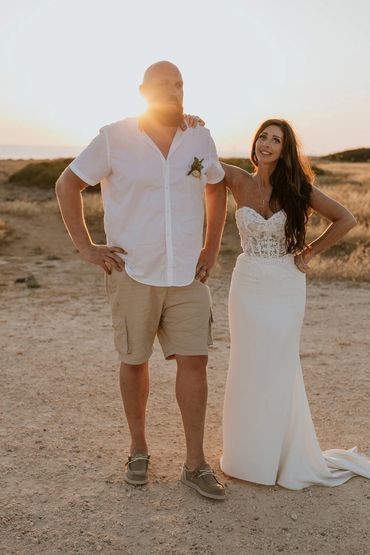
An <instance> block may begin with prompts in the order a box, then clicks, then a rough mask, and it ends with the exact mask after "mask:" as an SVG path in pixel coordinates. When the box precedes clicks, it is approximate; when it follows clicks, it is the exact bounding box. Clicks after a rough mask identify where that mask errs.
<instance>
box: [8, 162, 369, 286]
mask: <svg viewBox="0 0 370 555" xmlns="http://www.w3.org/2000/svg"><path fill="white" fill-rule="evenodd" d="M233 162H234V163H235V160H234V161H233ZM27 163H28V162H27V161H23V160H6V161H0V183H1V182H2V184H3V186H2V194H1V200H2V202H1V207H0V239H1V240H2V241H3V242H4V241H6V242H7V243H9V242H10V241H12V240H13V239H14V238H15V236H16V230H15V229H14V224H13V223H12V221H13V219H14V218H16V220H17V222H18V221H19V219H21V218H29V219H32V218H39V217H40V216H41V215H42V214H45V213H48V214H49V215H52V214H54V215H55V216H56V217H57V216H58V206H57V203H56V200H55V196H54V193H53V191H52V190H40V189H37V188H32V189H27V187H24V186H22V187H21V186H14V185H12V184H10V183H8V184H5V183H6V181H7V179H8V178H9V176H10V175H11V174H13V173H14V172H15V171H18V170H20V169H22V168H23V167H24V166H25V165H26V164H27ZM314 163H315V165H316V166H317V167H318V168H320V169H323V170H324V174H323V175H320V176H318V177H317V181H316V184H317V185H318V186H319V187H320V189H321V190H322V191H323V192H325V193H326V194H328V195H330V196H332V197H333V198H335V199H336V200H338V201H339V202H341V203H342V204H343V205H345V206H346V207H347V208H348V209H349V210H351V211H352V213H353V214H354V215H355V217H356V218H357V226H356V227H355V228H354V229H353V230H351V231H350V233H349V234H348V235H347V236H346V237H345V238H344V239H343V240H342V241H340V242H339V243H338V244H336V245H334V246H333V247H332V248H331V249H328V251H326V252H325V253H323V254H321V255H320V256H317V257H316V258H314V259H313V261H312V262H311V274H310V275H311V277H313V278H319V279H324V280H332V279H345V280H354V281H370V265H369V254H370V229H369V226H370V163H344V162H329V161H326V160H323V159H315V160H314ZM84 207H85V215H86V221H87V223H88V225H89V226H91V228H92V230H93V232H95V233H96V234H97V235H98V236H99V237H101V238H103V240H104V235H103V223H102V222H103V207H102V202H101V197H100V195H99V194H92V195H91V194H84ZM234 209H235V207H234V203H233V200H232V199H231V198H230V199H229V208H228V218H227V223H226V227H225V234H224V238H223V245H222V254H223V255H224V256H225V257H226V258H227V257H228V256H229V255H231V256H232V257H234V256H235V254H236V253H237V252H239V251H240V244H239V237H238V233H237V229H236V226H235V221H234ZM14 223H16V222H14ZM327 225H329V222H327V221H325V220H324V219H323V218H321V217H320V216H319V215H318V214H314V215H313V216H312V218H311V220H310V223H309V228H308V240H312V239H313V238H315V237H317V236H318V235H320V234H321V233H322V232H323V231H324V229H325V227H326V226H327ZM12 227H13V233H12ZM0 252H1V251H0Z"/></svg>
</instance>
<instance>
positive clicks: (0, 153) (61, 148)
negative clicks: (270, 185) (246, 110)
mask: <svg viewBox="0 0 370 555" xmlns="http://www.w3.org/2000/svg"><path fill="white" fill-rule="evenodd" d="M84 148H85V147H84V146H82V145H81V146H79V145H53V146H49V145H2V144H0V160H54V159H56V158H75V157H76V156H77V155H78V154H79V153H80V152H81V151H82V150H83V149H84ZM219 156H220V157H221V158H248V153H247V152H246V151H241V150H240V151H225V150H220V151H219ZM309 156H310V157H315V156H316V157H320V155H319V154H315V155H312V156H311V155H309ZM321 156H325V155H324V154H322V155H321Z"/></svg>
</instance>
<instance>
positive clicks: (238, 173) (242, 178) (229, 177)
mask: <svg viewBox="0 0 370 555" xmlns="http://www.w3.org/2000/svg"><path fill="white" fill-rule="evenodd" d="M221 165H222V167H223V169H224V171H225V181H226V186H227V187H228V188H229V189H233V188H235V187H238V186H240V185H242V186H245V185H246V184H248V183H252V182H253V177H252V174H250V173H248V172H247V171H246V170H243V169H242V168H239V166H233V165H231V164H226V163H225V162H221Z"/></svg>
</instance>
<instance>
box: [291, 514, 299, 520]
mask: <svg viewBox="0 0 370 555" xmlns="http://www.w3.org/2000/svg"><path fill="white" fill-rule="evenodd" d="M290 518H291V519H292V520H294V521H296V520H297V519H298V516H297V514H296V513H291V515H290Z"/></svg>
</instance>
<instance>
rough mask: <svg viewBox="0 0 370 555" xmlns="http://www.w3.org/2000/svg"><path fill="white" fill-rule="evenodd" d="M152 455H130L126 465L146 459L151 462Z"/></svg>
mask: <svg viewBox="0 0 370 555" xmlns="http://www.w3.org/2000/svg"><path fill="white" fill-rule="evenodd" d="M149 459H150V455H135V456H134V457H129V458H128V461H127V462H126V463H125V466H130V464H132V463H134V462H136V461H146V462H149Z"/></svg>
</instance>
